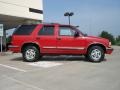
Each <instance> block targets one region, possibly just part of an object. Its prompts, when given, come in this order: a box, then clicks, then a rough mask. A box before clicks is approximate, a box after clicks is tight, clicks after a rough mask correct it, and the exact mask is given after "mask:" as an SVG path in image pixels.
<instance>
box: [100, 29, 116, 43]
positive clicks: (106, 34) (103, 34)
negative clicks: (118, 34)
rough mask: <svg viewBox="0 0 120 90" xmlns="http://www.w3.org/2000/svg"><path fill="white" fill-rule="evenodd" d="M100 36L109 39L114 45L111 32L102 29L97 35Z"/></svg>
mask: <svg viewBox="0 0 120 90" xmlns="http://www.w3.org/2000/svg"><path fill="white" fill-rule="evenodd" d="M99 36H100V37H102V38H106V39H109V40H110V41H111V43H112V44H113V45H115V38H114V36H113V35H112V34H110V33H108V32H107V31H102V32H101V34H100V35H99Z"/></svg>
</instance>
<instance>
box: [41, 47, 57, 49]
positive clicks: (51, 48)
mask: <svg viewBox="0 0 120 90" xmlns="http://www.w3.org/2000/svg"><path fill="white" fill-rule="evenodd" d="M43 48H44V49H56V47H43Z"/></svg>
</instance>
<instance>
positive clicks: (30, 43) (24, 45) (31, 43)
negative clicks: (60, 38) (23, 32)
mask: <svg viewBox="0 0 120 90" xmlns="http://www.w3.org/2000/svg"><path fill="white" fill-rule="evenodd" d="M26 46H35V47H36V48H37V49H38V50H39V52H40V47H39V44H37V43H33V42H28V43H24V44H23V45H22V47H21V52H23V51H24V48H25V47H26Z"/></svg>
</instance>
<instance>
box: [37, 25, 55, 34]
mask: <svg viewBox="0 0 120 90" xmlns="http://www.w3.org/2000/svg"><path fill="white" fill-rule="evenodd" d="M38 35H54V26H43V28H42V29H41V30H40V31H39V33H38Z"/></svg>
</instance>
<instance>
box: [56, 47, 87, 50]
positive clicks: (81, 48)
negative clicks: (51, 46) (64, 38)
mask: <svg viewBox="0 0 120 90" xmlns="http://www.w3.org/2000/svg"><path fill="white" fill-rule="evenodd" d="M57 49H77V50H84V49H85V48H84V47H57Z"/></svg>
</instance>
